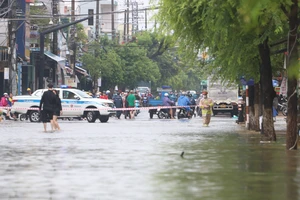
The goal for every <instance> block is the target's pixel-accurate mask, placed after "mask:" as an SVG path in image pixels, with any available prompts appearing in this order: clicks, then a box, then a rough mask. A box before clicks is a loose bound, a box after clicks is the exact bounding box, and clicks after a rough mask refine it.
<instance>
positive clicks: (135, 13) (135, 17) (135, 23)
mask: <svg viewBox="0 0 300 200" xmlns="http://www.w3.org/2000/svg"><path fill="white" fill-rule="evenodd" d="M131 5H132V13H131V14H132V24H131V35H132V36H134V35H135V34H136V33H137V31H138V29H139V8H138V5H139V4H138V2H136V0H134V1H132V2H131Z"/></svg>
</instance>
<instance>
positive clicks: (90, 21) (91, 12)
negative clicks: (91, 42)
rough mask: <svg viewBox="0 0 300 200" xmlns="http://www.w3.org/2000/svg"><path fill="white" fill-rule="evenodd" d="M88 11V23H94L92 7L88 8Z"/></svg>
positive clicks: (90, 24)
mask: <svg viewBox="0 0 300 200" xmlns="http://www.w3.org/2000/svg"><path fill="white" fill-rule="evenodd" d="M88 13H89V19H88V25H89V26H92V25H94V9H89V10H88Z"/></svg>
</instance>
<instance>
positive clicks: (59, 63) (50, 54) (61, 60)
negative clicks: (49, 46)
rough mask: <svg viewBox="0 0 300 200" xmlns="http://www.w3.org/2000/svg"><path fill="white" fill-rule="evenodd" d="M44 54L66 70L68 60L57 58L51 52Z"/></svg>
mask: <svg viewBox="0 0 300 200" xmlns="http://www.w3.org/2000/svg"><path fill="white" fill-rule="evenodd" d="M44 54H45V55H46V56H47V57H49V58H51V59H52V60H55V61H56V62H57V63H58V65H59V66H60V67H61V68H62V69H63V70H64V69H65V63H66V58H63V57H60V56H57V55H55V54H53V53H51V52H50V51H45V52H44Z"/></svg>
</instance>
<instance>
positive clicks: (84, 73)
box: [75, 66, 89, 76]
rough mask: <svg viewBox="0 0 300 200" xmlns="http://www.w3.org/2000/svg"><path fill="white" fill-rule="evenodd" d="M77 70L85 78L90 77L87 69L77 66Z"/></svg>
mask: <svg viewBox="0 0 300 200" xmlns="http://www.w3.org/2000/svg"><path fill="white" fill-rule="evenodd" d="M75 70H76V71H77V72H79V73H81V74H83V75H85V76H87V75H89V74H88V73H87V71H86V70H85V69H83V68H81V67H78V66H75Z"/></svg>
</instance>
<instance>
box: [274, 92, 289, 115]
mask: <svg viewBox="0 0 300 200" xmlns="http://www.w3.org/2000/svg"><path fill="white" fill-rule="evenodd" d="M277 110H279V111H281V112H282V114H283V115H284V116H286V115H287V110H288V108H287V98H286V97H283V96H280V97H279V99H278V105H277Z"/></svg>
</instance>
